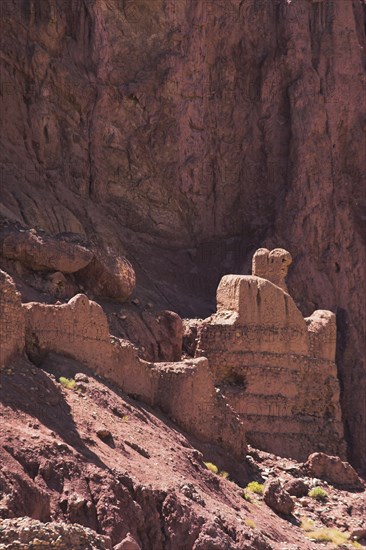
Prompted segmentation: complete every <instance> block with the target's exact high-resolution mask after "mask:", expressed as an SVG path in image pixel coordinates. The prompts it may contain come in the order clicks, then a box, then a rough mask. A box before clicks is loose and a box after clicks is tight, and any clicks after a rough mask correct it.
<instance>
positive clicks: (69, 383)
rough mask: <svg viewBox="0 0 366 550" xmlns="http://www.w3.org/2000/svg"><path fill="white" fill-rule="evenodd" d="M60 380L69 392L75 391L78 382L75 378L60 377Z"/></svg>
mask: <svg viewBox="0 0 366 550" xmlns="http://www.w3.org/2000/svg"><path fill="white" fill-rule="evenodd" d="M58 380H59V382H60V384H61V385H62V386H63V387H64V388H66V389H67V390H73V389H75V386H76V381H75V380H74V379H73V378H66V377H65V376H60V378H59V379H58Z"/></svg>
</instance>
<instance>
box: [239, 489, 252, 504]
mask: <svg viewBox="0 0 366 550" xmlns="http://www.w3.org/2000/svg"><path fill="white" fill-rule="evenodd" d="M242 497H243V499H244V500H246V501H247V502H253V499H252V497H251V496H250V494H249V493H248V492H247V491H246V490H245V489H244V492H243V494H242Z"/></svg>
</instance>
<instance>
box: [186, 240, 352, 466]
mask: <svg viewBox="0 0 366 550" xmlns="http://www.w3.org/2000/svg"><path fill="white" fill-rule="evenodd" d="M290 261H291V256H290V254H289V253H288V252H286V251H285V250H282V249H275V250H274V251H272V252H269V251H268V250H266V249H260V250H259V251H257V252H256V254H255V255H254V258H253V271H254V272H255V273H261V274H262V276H261V277H259V276H255V275H252V276H244V275H226V276H225V277H223V278H222V279H221V282H220V284H219V287H218V289H217V312H216V313H215V314H214V315H212V316H211V317H209V318H208V319H206V320H204V321H203V322H202V324H201V327H200V329H199V331H198V332H199V336H198V343H197V348H196V352H195V355H196V357H199V356H204V357H207V358H208V360H209V365H210V368H211V371H212V374H213V377H214V380H215V384H216V385H218V386H219V387H220V388H221V390H222V391H223V393H224V395H225V397H226V399H227V400H228V402H229V403H230V404H231V405H232V407H233V409H234V410H235V411H236V412H237V413H238V414H239V415H240V417H241V419H242V420H243V423H244V426H245V428H246V434H247V440H248V442H249V443H251V444H252V445H253V446H255V447H257V448H260V449H263V450H266V451H269V452H273V453H275V454H278V455H282V456H289V457H293V458H296V459H298V460H305V459H306V457H307V456H308V455H309V454H310V453H311V452H314V451H324V452H327V453H330V454H337V455H339V456H344V454H345V446H344V442H343V426H342V422H341V411H340V405H339V383H338V379H337V369H336V364H335V346H336V324H335V315H334V314H333V313H331V312H330V311H315V312H314V313H313V314H312V315H311V316H310V317H309V318H307V319H304V318H303V316H302V315H301V313H300V311H299V310H298V308H297V306H296V304H295V303H294V301H293V299H292V298H291V296H290V295H289V294H288V293H287V291H286V284H285V280H284V277H285V275H286V273H287V267H288V265H289V264H290ZM264 276H267V277H268V279H270V280H267V279H265V278H264ZM271 281H272V282H271ZM275 281H276V282H277V284H274V282H275Z"/></svg>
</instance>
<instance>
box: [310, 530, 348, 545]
mask: <svg viewBox="0 0 366 550" xmlns="http://www.w3.org/2000/svg"><path fill="white" fill-rule="evenodd" d="M306 536H307V537H309V538H310V539H311V540H314V541H316V542H332V543H333V544H335V545H336V546H340V545H342V544H347V543H348V542H349V535H348V534H347V533H342V531H337V529H328V528H327V527H324V528H323V529H316V530H315V531H308V532H307V533H306Z"/></svg>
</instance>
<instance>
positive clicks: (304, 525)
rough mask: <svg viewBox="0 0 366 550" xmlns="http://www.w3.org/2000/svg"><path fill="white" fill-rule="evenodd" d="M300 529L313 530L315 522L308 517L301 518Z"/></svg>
mask: <svg viewBox="0 0 366 550" xmlns="http://www.w3.org/2000/svg"><path fill="white" fill-rule="evenodd" d="M300 527H301V529H304V531H313V530H314V527H315V523H314V521H313V520H312V519H310V518H301V525H300Z"/></svg>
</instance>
